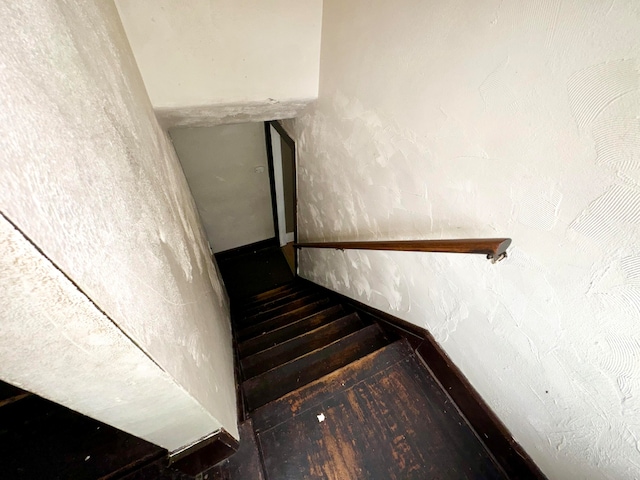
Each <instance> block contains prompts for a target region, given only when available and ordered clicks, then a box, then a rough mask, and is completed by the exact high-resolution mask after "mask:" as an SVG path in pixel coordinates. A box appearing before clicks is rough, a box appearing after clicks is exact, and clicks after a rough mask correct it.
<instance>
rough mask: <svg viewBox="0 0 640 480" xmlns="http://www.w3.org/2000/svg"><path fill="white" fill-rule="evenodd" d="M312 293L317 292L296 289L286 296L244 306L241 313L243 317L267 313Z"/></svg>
mask: <svg viewBox="0 0 640 480" xmlns="http://www.w3.org/2000/svg"><path fill="white" fill-rule="evenodd" d="M311 292H317V290H314V289H312V288H309V287H300V288H296V289H293V290H290V291H287V292H285V294H284V295H280V296H277V297H275V298H272V299H269V300H266V301H263V302H258V303H257V304H255V303H254V304H251V305H243V306H242V307H241V308H240V312H241V314H242V315H243V316H245V317H248V316H251V315H254V314H256V313H260V312H261V311H266V310H269V309H271V308H274V307H277V306H279V305H283V304H285V303H288V302H289V301H290V300H295V299H297V298H301V297H305V296H307V295H308V294H309V293H311Z"/></svg>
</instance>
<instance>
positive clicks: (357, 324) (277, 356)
mask: <svg viewBox="0 0 640 480" xmlns="http://www.w3.org/2000/svg"><path fill="white" fill-rule="evenodd" d="M364 325H365V323H364V322H363V321H362V320H361V319H360V317H359V316H358V314H357V313H352V314H349V315H347V316H344V317H342V318H339V319H337V320H334V321H332V322H330V323H328V324H326V325H322V326H320V327H318V328H315V329H313V330H309V331H307V332H305V333H303V334H301V335H298V336H296V337H293V338H290V339H288V340H286V341H284V342H282V343H279V344H278V345H275V346H273V347H271V348H268V349H266V350H263V351H261V352H259V353H256V354H254V355H251V356H249V357H245V358H244V359H243V360H242V361H241V367H242V373H243V375H244V379H245V380H247V379H249V378H251V377H255V376H256V375H260V374H262V373H264V372H266V371H267V370H271V369H272V368H275V367H277V366H278V365H282V364H284V363H286V362H288V361H290V360H293V359H294V358H297V357H300V356H302V355H304V354H306V353H308V352H310V351H313V350H316V349H318V348H321V347H323V346H326V345H328V344H330V343H333V342H334V341H336V340H338V339H340V338H342V337H343V336H345V335H348V334H350V333H353V332H355V331H357V330H359V329H361V328H362V327H363V326H364Z"/></svg>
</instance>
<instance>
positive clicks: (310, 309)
mask: <svg viewBox="0 0 640 480" xmlns="http://www.w3.org/2000/svg"><path fill="white" fill-rule="evenodd" d="M327 306H329V299H328V298H327V299H324V300H321V301H318V302H314V303H312V304H309V305H305V306H304V307H300V308H298V309H297V310H294V311H292V312H289V313H285V314H283V315H279V316H277V317H274V318H271V319H269V320H265V321H264V322H261V323H259V324H257V325H253V326H251V327H246V328H245V329H243V330H240V331H239V332H238V335H237V339H238V341H239V342H244V341H245V340H248V339H250V338H253V337H257V336H258V335H262V334H265V333H267V332H270V331H271V330H275V329H276V328H279V327H282V326H284V325H287V324H289V323H292V322H294V321H296V320H300V319H301V318H304V317H307V316H309V315H312V314H314V313H317V312H319V311H321V310H324V309H325V308H326V307H327Z"/></svg>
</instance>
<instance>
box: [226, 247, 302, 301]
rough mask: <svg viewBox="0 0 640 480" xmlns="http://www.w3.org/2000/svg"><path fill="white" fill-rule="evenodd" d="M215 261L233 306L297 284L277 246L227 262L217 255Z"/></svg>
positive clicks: (229, 258) (236, 256) (228, 259)
mask: <svg viewBox="0 0 640 480" xmlns="http://www.w3.org/2000/svg"><path fill="white" fill-rule="evenodd" d="M215 258H216V261H217V263H218V267H219V269H220V273H221V275H222V278H223V280H224V284H225V286H226V288H227V293H228V294H229V297H230V298H231V300H232V305H237V302H238V301H240V300H243V299H247V298H249V297H251V296H252V295H256V294H260V293H262V292H265V291H267V290H270V289H273V288H275V287H278V286H280V285H286V284H289V283H292V282H293V281H294V276H293V274H292V272H291V268H290V267H289V264H288V263H287V260H286V259H285V258H284V255H283V254H282V251H281V250H280V248H279V247H277V246H276V247H270V248H261V249H259V250H256V251H254V252H252V253H248V254H241V255H235V256H234V255H230V256H228V257H226V258H224V257H221V256H220V255H216V256H215Z"/></svg>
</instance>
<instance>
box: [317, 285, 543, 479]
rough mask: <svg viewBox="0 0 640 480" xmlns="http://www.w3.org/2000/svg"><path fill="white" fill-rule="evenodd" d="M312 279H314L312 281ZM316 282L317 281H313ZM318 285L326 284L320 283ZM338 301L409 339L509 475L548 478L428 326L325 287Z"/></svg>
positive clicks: (384, 327) (386, 328) (518, 477)
mask: <svg viewBox="0 0 640 480" xmlns="http://www.w3.org/2000/svg"><path fill="white" fill-rule="evenodd" d="M309 283H312V282H309ZM314 285H315V284H314ZM317 288H323V287H320V286H317ZM325 291H326V293H327V294H332V295H333V296H334V298H335V299H336V301H337V302H341V303H342V304H344V305H346V306H348V307H349V308H352V309H354V310H355V311H357V312H359V314H360V315H361V316H362V318H363V319H365V320H368V321H375V322H377V323H378V324H379V325H380V326H381V327H382V328H383V329H384V330H386V331H387V332H388V333H389V334H391V333H393V334H395V335H398V336H400V337H402V338H404V339H406V340H407V341H408V342H409V344H410V345H411V346H412V348H413V350H414V351H415V352H416V353H417V355H418V356H419V358H421V359H422V360H423V361H424V363H425V365H426V366H427V368H428V369H429V371H430V372H431V373H432V374H433V375H434V378H436V379H437V381H438V382H439V383H440V384H441V385H442V386H443V388H444V389H445V391H446V393H447V395H449V396H450V397H451V398H452V399H453V401H454V402H455V403H456V405H457V407H458V408H459V409H460V411H461V412H462V414H463V415H464V417H465V419H466V421H467V422H469V424H470V425H471V427H472V428H473V429H474V431H475V432H476V433H477V434H478V435H479V436H480V438H481V439H482V441H483V443H484V444H485V445H486V446H487V448H488V449H489V451H490V452H491V453H492V454H493V455H494V457H495V458H496V459H497V461H498V462H499V463H500V465H501V467H502V468H503V470H504V471H505V472H506V473H507V474H508V476H509V478H512V479H522V480H541V479H543V480H544V479H546V477H545V475H544V474H543V473H542V471H541V470H540V469H539V468H538V466H537V465H536V464H535V462H534V461H533V460H532V459H531V457H530V456H529V455H528V454H527V453H526V452H525V451H524V449H523V448H522V447H521V446H520V445H519V444H518V443H517V442H516V441H515V440H514V438H513V436H512V435H511V433H510V432H509V430H508V429H507V427H506V426H505V425H504V424H503V423H502V422H501V421H500V419H499V418H498V417H497V416H496V414H495V413H494V412H493V411H492V410H491V408H490V407H489V406H488V405H487V404H486V402H485V401H484V400H483V399H482V397H481V396H480V394H479V393H478V392H477V391H476V390H475V389H474V388H473V386H472V385H471V384H470V383H469V381H468V380H467V378H466V377H465V376H464V375H463V373H462V372H461V371H460V369H458V367H456V365H455V364H454V363H453V362H452V361H451V359H450V358H449V356H448V355H447V354H446V353H445V351H444V350H442V348H441V347H440V345H438V342H436V340H435V338H433V336H432V335H431V333H429V332H428V331H427V330H425V329H423V328H421V327H418V326H416V325H413V324H411V323H409V322H406V321H404V320H402V319H400V318H397V317H395V316H393V315H390V314H388V313H386V312H382V311H380V310H378V309H376V308H373V307H370V306H369V305H365V304H364V303H361V302H358V301H357V300H353V299H350V298H348V297H345V296H343V295H341V294H338V293H335V292H332V291H330V290H327V289H325Z"/></svg>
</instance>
